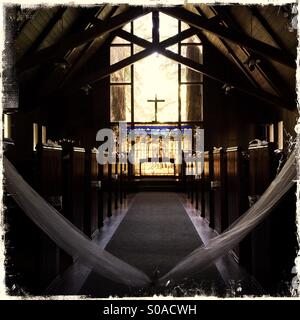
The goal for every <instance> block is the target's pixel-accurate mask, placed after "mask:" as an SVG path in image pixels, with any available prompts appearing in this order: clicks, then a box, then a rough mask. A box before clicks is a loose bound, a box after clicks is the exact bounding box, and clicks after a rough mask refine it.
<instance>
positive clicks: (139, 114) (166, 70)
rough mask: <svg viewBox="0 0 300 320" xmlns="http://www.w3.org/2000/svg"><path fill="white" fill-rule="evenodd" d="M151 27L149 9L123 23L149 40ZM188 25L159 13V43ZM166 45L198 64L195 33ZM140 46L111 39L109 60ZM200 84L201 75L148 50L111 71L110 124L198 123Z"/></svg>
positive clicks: (199, 47)
mask: <svg viewBox="0 0 300 320" xmlns="http://www.w3.org/2000/svg"><path fill="white" fill-rule="evenodd" d="M152 28H153V26H152V13H149V14H147V15H145V16H143V17H140V18H138V19H136V20H134V21H133V22H131V23H129V24H127V25H126V26H125V27H124V28H123V29H124V30H126V31H127V32H130V33H132V34H134V35H136V36H138V37H140V38H143V39H145V40H148V41H150V42H151V41H152ZM188 28H189V26H188V25H186V24H185V23H183V22H181V21H178V20H176V19H174V18H172V17H170V16H168V15H165V14H163V13H160V12H159V41H163V40H165V39H167V38H169V37H172V36H175V35H176V34H178V33H179V32H181V31H183V30H185V29H188ZM167 49H169V50H171V51H173V52H175V53H178V54H180V55H182V56H183V57H186V58H189V59H191V60H193V61H195V62H197V63H202V52H203V48H202V44H201V41H200V40H199V38H198V37H197V36H195V35H194V36H192V37H190V38H188V39H185V40H184V41H182V42H180V43H178V44H176V45H173V46H172V47H169V48H167ZM141 50H143V48H141V47H139V46H137V45H134V44H133V43H131V42H128V41H126V40H124V39H121V38H119V37H115V38H114V39H113V41H112V43H111V47H110V63H111V65H113V64H114V63H117V62H119V61H121V60H123V59H125V58H128V57H130V56H131V55H133V54H136V53H138V52H139V51H141ZM202 84H203V83H202V75H201V74H200V73H197V72H195V71H193V70H191V69H189V68H187V67H185V66H184V65H181V64H178V63H177V62H174V61H172V60H170V59H168V58H166V57H164V56H162V55H160V54H158V53H153V54H152V55H150V56H148V57H146V58H144V59H142V60H139V61H137V62H136V63H135V64H134V65H131V66H127V67H125V68H123V69H121V70H119V71H117V72H115V73H113V74H111V76H110V97H111V99H110V110H111V111H110V117H111V122H112V123H114V122H118V121H126V122H129V123H148V124H149V123H177V124H181V123H189V122H196V123H197V122H201V121H202V120H203V112H202V101H203V95H202V92H203V90H202ZM155 100H160V101H157V102H155Z"/></svg>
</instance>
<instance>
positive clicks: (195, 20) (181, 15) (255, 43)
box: [160, 7, 296, 68]
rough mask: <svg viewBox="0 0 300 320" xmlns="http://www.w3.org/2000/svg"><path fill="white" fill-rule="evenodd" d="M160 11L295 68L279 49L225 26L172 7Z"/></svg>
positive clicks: (287, 56) (292, 62)
mask: <svg viewBox="0 0 300 320" xmlns="http://www.w3.org/2000/svg"><path fill="white" fill-rule="evenodd" d="M160 10H161V11H162V12H164V13H166V14H168V15H170V16H172V17H174V18H176V19H179V20H182V21H184V22H185V23H187V24H189V25H191V26H193V27H195V28H197V29H200V30H205V31H208V32H211V33H213V34H215V35H217V36H218V37H220V38H222V39H225V40H230V41H232V42H234V43H237V44H239V45H242V46H244V47H246V48H248V49H249V50H251V51H253V52H256V53H258V54H260V55H262V56H265V57H267V58H271V59H273V60H275V61H278V62H280V63H282V64H285V65H287V66H289V67H292V68H296V63H295V60H294V57H293V56H291V55H287V54H286V53H285V52H283V51H282V50H281V49H278V48H275V47H273V46H270V45H268V44H266V43H264V42H262V41H259V40H256V39H254V38H252V37H249V36H248V35H241V34H240V33H238V32H235V31H234V30H232V29H229V28H226V27H225V26H222V25H219V24H214V23H209V22H208V21H207V19H205V18H203V17H201V16H199V15H197V14H195V13H192V12H190V11H188V10H186V9H183V8H179V7H172V8H161V9H160Z"/></svg>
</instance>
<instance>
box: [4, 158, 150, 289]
mask: <svg viewBox="0 0 300 320" xmlns="http://www.w3.org/2000/svg"><path fill="white" fill-rule="evenodd" d="M4 176H5V178H6V187H7V190H8V192H9V193H10V194H11V195H12V197H13V198H14V200H15V201H16V203H17V204H18V205H19V206H20V207H21V208H22V209H23V210H24V212H25V213H26V215H27V216H28V217H29V218H30V219H31V220H32V221H33V222H34V223H35V224H37V225H38V226H39V227H40V228H41V229H42V230H43V231H44V232H45V233H46V234H47V235H48V236H49V237H50V238H51V239H52V240H53V241H54V242H55V243H56V244H57V245H58V246H59V247H60V248H61V249H63V250H65V251H66V252H67V253H69V254H70V255H71V256H73V257H78V258H79V259H80V260H81V261H82V262H83V263H85V264H86V265H87V266H88V267H91V268H93V270H94V271H96V272H98V273H99V274H100V275H102V276H103V277H105V278H108V279H111V280H113V281H115V282H118V283H122V284H126V285H129V286H133V287H139V286H146V285H148V284H149V283H150V279H149V278H148V276H147V275H146V274H144V273H143V272H141V271H139V270H137V269H136V268H134V267H132V266H130V265H128V264H127V263H125V262H124V261H122V260H120V259H118V258H117V257H115V256H113V255H112V254H110V253H109V252H107V251H105V250H103V249H101V248H100V247H99V246H97V244H96V243H94V242H92V241H91V240H90V239H89V238H88V237H86V236H85V235H84V234H83V233H82V232H81V231H80V230H79V229H77V228H76V227H75V226H74V225H73V224H72V223H70V222H69V221H68V220H67V219H66V218H65V217H64V216H62V215H61V214H60V213H59V212H58V211H57V210H55V209H54V208H53V207H52V206H51V205H50V204H49V203H48V202H46V201H45V200H44V199H43V198H42V197H41V196H40V195H39V194H38V193H37V192H35V191H34V190H33V189H32V188H31V187H30V186H29V185H28V183H27V182H26V181H25V180H24V179H23V178H22V177H21V176H20V175H19V174H18V172H17V171H16V169H15V168H14V166H13V165H12V164H11V163H10V162H9V160H8V159H7V158H5V157H4ZM8 214H9V213H8Z"/></svg>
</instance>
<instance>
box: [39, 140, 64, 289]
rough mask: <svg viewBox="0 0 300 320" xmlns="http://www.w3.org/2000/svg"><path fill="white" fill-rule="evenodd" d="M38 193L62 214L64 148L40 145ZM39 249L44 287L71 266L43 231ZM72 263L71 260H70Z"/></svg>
mask: <svg viewBox="0 0 300 320" xmlns="http://www.w3.org/2000/svg"><path fill="white" fill-rule="evenodd" d="M36 160H37V184H36V188H37V190H38V192H39V193H40V194H41V196H43V197H44V198H45V199H46V200H47V201H48V202H49V203H50V204H51V205H52V206H53V207H54V208H55V209H57V210H58V211H60V212H62V195H63V187H62V148H61V147H60V146H47V145H38V146H37V151H36ZM38 234H39V238H40V241H39V245H40V247H39V248H36V250H37V252H36V253H37V254H38V255H39V261H40V264H39V266H38V274H39V276H40V283H41V286H42V287H45V286H47V285H49V284H50V282H51V281H52V280H54V278H55V277H57V276H58V275H59V273H60V272H63V271H64V270H65V269H66V268H67V266H68V265H69V264H65V263H63V261H64V258H65V253H64V252H63V251H62V250H60V249H59V248H58V247H57V245H56V244H55V243H54V242H53V241H52V240H51V239H50V238H49V237H48V236H47V235H46V234H45V233H44V232H43V231H41V230H38ZM69 262H70V260H69Z"/></svg>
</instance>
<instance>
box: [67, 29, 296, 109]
mask: <svg viewBox="0 0 300 320" xmlns="http://www.w3.org/2000/svg"><path fill="white" fill-rule="evenodd" d="M129 35H131V34H130V33H129ZM131 36H132V35H131ZM135 38H139V37H137V36H134V37H132V38H131V40H132V42H133V43H134V39H135ZM172 38H174V37H172ZM168 40H169V39H166V40H165V41H162V42H161V43H159V44H158V45H155V44H152V43H151V42H149V41H146V40H143V39H139V41H137V42H138V45H141V44H142V43H143V45H144V47H146V49H144V50H143V51H140V52H139V53H136V54H134V55H132V56H130V57H128V58H126V59H123V60H121V61H119V62H117V63H115V64H113V65H111V66H109V67H108V68H106V69H104V70H101V71H97V72H94V73H91V74H88V75H86V76H84V77H81V78H80V79H78V81H77V82H76V83H75V84H74V85H72V87H71V88H69V90H67V91H69V92H70V91H72V90H74V89H78V88H80V87H82V86H84V85H86V84H93V83H95V82H98V81H100V80H101V79H103V78H105V77H107V76H109V75H110V74H112V73H113V72H116V71H118V70H120V69H123V68H125V67H127V66H129V65H131V64H133V63H135V62H137V61H138V60H141V59H144V58H146V57H147V56H149V55H150V54H152V53H154V52H158V53H160V54H162V55H164V56H165V57H167V58H169V59H171V60H173V61H175V62H178V63H180V64H183V65H185V66H187V67H188V68H190V69H192V70H194V71H196V72H199V73H202V74H203V75H205V76H207V77H209V78H211V79H213V80H215V81H218V82H220V83H222V84H227V85H230V86H232V87H234V88H235V89H236V90H238V91H241V92H243V93H246V94H248V95H251V96H254V97H256V98H258V99H260V100H263V101H265V102H268V103H271V104H273V105H277V106H280V107H284V108H286V109H289V110H291V109H293V108H294V107H295V106H294V105H293V104H292V103H291V102H290V101H286V100H284V99H281V98H279V97H277V96H274V95H272V94H269V93H267V92H264V91H262V90H258V89H255V88H252V87H244V86H241V84H240V83H236V82H234V81H233V80H232V79H228V78H227V77H224V76H222V75H220V74H216V73H212V72H211V70H210V69H209V68H208V67H206V66H205V65H203V64H200V63H197V62H195V61H193V60H191V59H188V58H185V57H183V56H181V55H179V54H176V53H174V52H172V51H170V50H167V49H166V44H168V43H169V41H168ZM146 42H147V43H148V44H146ZM136 44H137V43H136Z"/></svg>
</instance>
